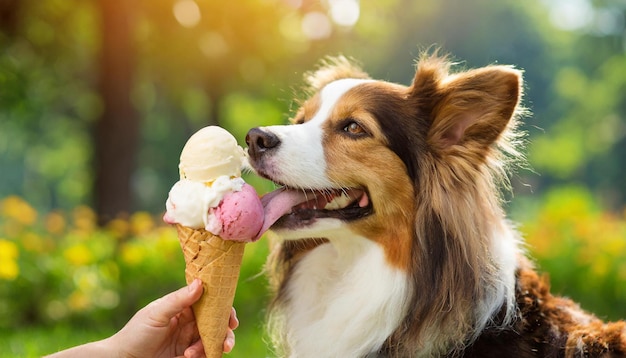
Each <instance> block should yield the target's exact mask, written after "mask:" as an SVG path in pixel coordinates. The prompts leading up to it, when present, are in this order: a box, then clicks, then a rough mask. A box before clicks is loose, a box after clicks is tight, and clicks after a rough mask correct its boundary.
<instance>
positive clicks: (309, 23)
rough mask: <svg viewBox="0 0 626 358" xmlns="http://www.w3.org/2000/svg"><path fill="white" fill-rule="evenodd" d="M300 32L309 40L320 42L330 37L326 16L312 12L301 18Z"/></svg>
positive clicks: (330, 30)
mask: <svg viewBox="0 0 626 358" xmlns="http://www.w3.org/2000/svg"><path fill="white" fill-rule="evenodd" d="M302 32H304V35H305V36H306V37H307V38H309V39H311V40H321V39H325V38H328V37H329V36H330V34H331V33H332V25H331V24H330V21H329V20H328V17H327V16H326V14H324V13H321V12H317V11H313V12H309V13H308V14H306V15H304V17H303V18H302Z"/></svg>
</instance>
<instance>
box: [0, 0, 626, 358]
mask: <svg viewBox="0 0 626 358" xmlns="http://www.w3.org/2000/svg"><path fill="white" fill-rule="evenodd" d="M102 1H106V0H102ZM182 1H191V0H166V1H158V2H155V1H149V0H138V1H136V2H135V6H136V14H135V21H136V32H135V33H133V34H132V35H133V37H134V39H135V44H136V48H135V50H136V62H137V63H136V71H135V74H134V76H135V78H134V87H133V91H132V93H133V94H132V101H133V104H134V106H135V107H136V109H137V111H138V113H139V114H140V117H141V126H142V132H141V141H140V143H139V146H138V153H137V154H138V155H137V163H136V165H137V167H136V170H135V173H134V175H133V182H132V185H133V188H134V191H133V192H134V207H133V209H132V211H131V213H128V214H127V215H123V216H120V217H119V218H118V219H116V220H113V221H112V222H110V223H109V224H108V225H107V226H106V227H98V226H97V224H96V222H97V220H96V217H95V213H94V212H93V210H92V209H91V206H92V205H93V197H92V185H93V181H94V173H93V170H92V168H93V150H94V149H93V148H94V147H93V143H94V136H95V135H97V133H94V124H95V122H96V121H97V120H98V117H99V116H100V114H101V113H102V110H103V102H102V99H101V98H100V96H99V94H98V91H97V73H98V68H99V67H98V53H99V46H100V40H101V29H100V27H99V25H100V24H99V21H100V20H99V16H98V7H97V6H96V5H97V1H96V0H89V1H84V0H20V1H19V2H17V3H19V4H20V5H19V11H18V12H17V19H18V21H17V22H16V23H17V25H15V26H13V27H10V26H9V23H8V22H6V23H5V22H3V23H0V347H8V349H5V350H3V352H0V356H7V357H8V356H39V355H42V354H45V353H50V352H52V351H55V350H57V349H60V348H64V347H68V346H71V345H75V344H79V343H83V342H86V341H89V340H93V339H98V338H102V337H105V336H107V335H109V334H111V333H112V332H115V331H116V330H117V329H119V328H120V327H121V326H122V325H123V324H124V323H125V322H126V321H127V320H128V318H130V316H131V315H132V314H133V313H134V312H136V310H137V309H139V308H140V307H142V306H143V305H145V304H146V303H148V302H149V301H151V300H153V299H155V298H157V297H160V296H162V295H163V294H165V293H167V292H170V291H172V290H174V289H176V288H178V287H180V286H182V285H183V284H184V278H183V272H184V271H183V268H182V267H183V261H182V256H181V255H180V252H179V251H180V249H179V248H178V243H177V240H176V237H175V233H174V230H173V229H172V228H169V227H166V226H163V225H162V224H161V220H160V215H161V214H162V211H163V202H164V199H165V197H166V195H167V191H168V190H169V187H170V186H171V185H172V184H173V183H174V182H175V180H177V170H176V166H177V163H178V155H179V153H180V149H181V148H182V146H183V144H184V142H185V141H186V139H187V138H188V136H189V135H190V134H191V133H193V132H194V131H196V130H197V129H199V128H200V127H202V126H204V125H207V124H209V123H213V124H215V123H218V124H220V125H222V126H224V127H225V128H227V129H228V130H230V131H231V132H232V133H233V134H234V135H235V136H236V137H237V138H238V139H239V140H240V141H241V142H242V144H243V138H244V137H245V133H246V132H247V130H248V129H249V128H251V127H255V126H261V125H271V124H280V123H284V122H286V119H287V118H288V116H289V113H290V111H291V110H292V109H293V106H294V103H293V100H292V99H293V98H294V96H296V97H297V95H298V94H299V90H298V88H299V87H298V85H299V83H301V78H302V74H303V72H305V71H307V70H310V69H312V68H313V67H314V66H315V64H316V63H317V61H318V60H319V59H320V58H321V57H323V56H325V55H334V54H339V53H342V54H345V55H348V56H351V57H354V58H356V59H357V60H359V61H360V62H361V63H362V64H363V66H364V68H365V69H366V70H367V71H368V72H369V73H370V74H371V75H372V76H373V77H375V78H381V79H385V80H390V81H394V82H399V83H403V84H408V83H410V81H411V79H412V76H413V71H414V68H413V64H414V59H415V58H416V57H417V56H418V55H419V53H420V52H421V51H422V50H423V49H427V48H429V47H430V46H431V45H433V44H434V45H436V46H440V47H442V49H443V52H449V53H451V54H452V55H453V58H454V59H456V60H458V62H459V64H458V67H460V68H469V67H478V66H484V65H487V64H491V63H502V64H512V65H515V66H516V67H518V68H521V69H523V70H524V75H525V100H524V103H525V105H526V106H527V107H529V109H530V111H531V112H532V115H531V116H529V117H528V118H526V119H525V121H526V125H525V127H524V129H525V130H526V131H527V132H528V134H529V135H528V139H529V144H528V148H527V150H526V152H527V156H528V159H529V163H530V167H531V168H532V170H520V171H518V172H517V173H514V175H513V176H512V184H513V187H514V193H515V195H514V196H512V197H511V198H510V203H509V204H508V206H509V207H508V209H509V212H510V213H511V216H512V218H513V219H514V220H516V221H518V222H520V230H521V231H522V232H523V233H524V235H525V237H526V239H527V247H528V251H529V253H530V254H531V255H532V256H534V257H536V258H537V264H538V266H539V267H540V268H541V269H542V270H543V271H546V272H549V275H550V277H551V279H552V282H553V288H554V291H555V292H557V293H562V294H565V295H569V296H571V297H573V298H574V299H576V300H577V301H579V302H581V304H582V305H583V307H585V308H587V309H589V310H592V311H594V312H596V313H597V314H598V315H599V316H601V317H602V318H609V319H619V318H624V317H626V309H625V307H626V210H625V208H626V181H625V180H624V177H626V165H625V162H624V158H625V157H626V96H624V93H626V58H625V54H624V53H625V48H626V45H625V43H626V39H625V35H624V34H625V23H626V20H625V18H626V15H625V14H626V5H625V4H624V3H623V2H619V1H603V0H594V1H591V0H587V1H578V2H568V1H567V0H562V1H558V0H552V1H545V0H529V1H523V2H521V1H515V0H503V1H497V2H496V1H488V0H470V1H455V0H444V1H435V0H427V1H419V2H418V1H402V0H385V1H367V0H364V1H361V2H360V3H359V5H360V6H359V11H360V12H359V19H358V22H356V23H355V24H354V25H353V26H341V25H338V24H336V23H333V22H332V21H330V20H329V22H328V25H329V26H330V29H331V32H330V33H329V34H328V36H326V37H323V38H320V39H312V38H310V37H307V35H306V32H305V31H304V30H303V29H302V23H303V21H304V20H305V19H306V18H307V16H308V15H309V14H311V13H318V14H322V15H324V16H326V18H327V19H329V18H330V17H329V16H330V15H331V12H332V11H331V9H332V4H333V3H334V2H336V1H331V0H324V1H308V0H302V1H294V0H290V1H288V0H245V1H230V2H228V1H212V0H209V1H196V4H197V5H198V9H199V11H200V14H201V15H202V18H201V21H200V23H199V24H197V25H195V26H192V27H185V26H182V25H181V23H180V22H179V21H177V20H176V19H175V17H174V15H173V10H172V9H173V7H174V6H175V5H176V4H177V3H179V2H182ZM8 3H10V2H7V4H8ZM571 3H576V4H578V5H577V6H578V10H579V12H578V17H576V16H574V17H572V16H570V15H571V12H567V11H565V9H566V8H567V5H568V4H570V5H571ZM0 5H1V6H0V12H1V11H2V10H3V9H4V8H3V6H6V5H2V3H0ZM564 6H565V7H564ZM570 10H571V8H570ZM574 10H576V9H574ZM574 13H576V11H574ZM568 14H569V15H568ZM568 16H569V17H568ZM316 28H317V29H319V28H320V25H319V24H318V26H317V27H316ZM248 179H249V180H250V182H251V183H253V185H255V187H256V188H257V190H258V191H259V192H260V193H264V192H267V191H269V190H270V189H271V188H272V185H271V184H269V183H267V182H265V181H263V180H260V179H258V178H255V177H253V176H250V177H248ZM266 255H267V246H266V245H265V244H264V242H259V243H257V244H254V245H249V248H248V249H247V251H246V257H245V258H244V267H243V270H242V275H241V282H240V285H239V288H238V293H237V298H236V303H235V306H236V308H237V309H238V313H239V317H240V319H241V322H242V324H241V327H240V328H239V329H238V331H237V347H236V350H235V352H233V354H232V356H234V357H263V356H268V355H269V356H271V352H268V351H267V348H266V345H265V343H264V337H263V333H262V332H263V329H262V321H263V315H264V307H265V304H266V303H267V299H268V293H267V289H266V282H265V279H264V277H263V275H262V274H261V273H262V266H263V262H264V260H265V257H266ZM82 327H86V328H82Z"/></svg>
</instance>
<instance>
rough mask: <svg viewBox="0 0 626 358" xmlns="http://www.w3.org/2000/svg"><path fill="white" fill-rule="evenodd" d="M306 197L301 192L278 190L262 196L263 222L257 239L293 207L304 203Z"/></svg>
mask: <svg viewBox="0 0 626 358" xmlns="http://www.w3.org/2000/svg"><path fill="white" fill-rule="evenodd" d="M306 200H307V197H306V195H305V193H304V192H303V191H302V190H288V189H282V188H281V189H278V190H274V191H273V192H271V193H267V194H265V195H263V197H262V198H261V203H262V204H263V209H264V210H263V211H264V212H265V220H264V221H263V226H262V227H261V231H259V234H258V235H257V239H258V238H259V237H261V235H263V234H264V233H265V232H266V231H267V230H268V229H269V228H270V227H271V226H272V225H273V224H274V223H275V222H276V221H277V220H278V219H280V217H281V216H283V215H285V214H287V213H288V212H290V211H291V208H293V207H294V206H295V205H297V204H300V203H302V202H305V201H306Z"/></svg>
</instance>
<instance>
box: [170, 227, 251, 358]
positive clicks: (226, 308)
mask: <svg viewBox="0 0 626 358" xmlns="http://www.w3.org/2000/svg"><path fill="white" fill-rule="evenodd" d="M176 229H177V230H178V239H179V241H180V247H181V249H182V251H183V254H184V256H185V264H186V265H185V278H186V280H187V284H190V283H191V282H192V281H193V280H194V279H195V278H199V279H200V280H202V285H203V287H204V293H203V294H202V297H200V300H198V302H196V303H195V304H194V305H193V307H192V308H193V312H194V315H195V316H196V323H197V325H198V331H199V333H200V338H201V339H202V344H203V345H204V351H205V354H206V356H207V358H213V357H216V358H217V357H222V352H223V345H224V338H225V337H226V332H227V329H228V320H229V317H230V312H231V307H232V306H233V299H234V297H235V289H236V288H237V280H238V279H239V270H240V268H241V259H242V256H243V250H244V246H245V243H242V242H235V241H230V240H223V239H222V238H220V237H219V236H216V235H213V234H211V233H210V232H208V231H206V230H203V229H191V228H188V227H185V226H182V225H180V224H177V225H176Z"/></svg>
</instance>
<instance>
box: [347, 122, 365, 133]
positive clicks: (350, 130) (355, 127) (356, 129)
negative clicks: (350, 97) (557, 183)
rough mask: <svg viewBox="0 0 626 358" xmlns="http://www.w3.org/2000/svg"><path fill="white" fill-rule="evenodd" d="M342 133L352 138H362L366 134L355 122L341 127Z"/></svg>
mask: <svg viewBox="0 0 626 358" xmlns="http://www.w3.org/2000/svg"><path fill="white" fill-rule="evenodd" d="M343 131H344V132H346V133H348V134H350V135H353V136H362V135H365V134H367V133H366V132H365V130H364V129H363V127H361V125H360V124H358V123H357V122H355V121H350V122H348V123H347V124H346V126H345V127H343Z"/></svg>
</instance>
